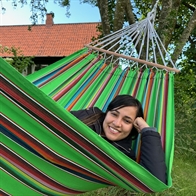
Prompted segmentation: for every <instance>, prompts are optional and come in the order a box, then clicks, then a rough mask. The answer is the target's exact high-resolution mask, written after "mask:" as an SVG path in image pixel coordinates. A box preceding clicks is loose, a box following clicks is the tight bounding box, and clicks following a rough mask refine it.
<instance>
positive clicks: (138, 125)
mask: <svg viewBox="0 0 196 196" xmlns="http://www.w3.org/2000/svg"><path fill="white" fill-rule="evenodd" d="M133 125H134V127H135V128H136V129H137V131H138V133H140V132H141V130H142V129H143V128H145V127H149V125H148V124H147V123H146V121H145V120H144V119H143V118H142V117H137V118H136V119H135V121H134V123H133Z"/></svg>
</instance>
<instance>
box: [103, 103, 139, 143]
mask: <svg viewBox="0 0 196 196" xmlns="http://www.w3.org/2000/svg"><path fill="white" fill-rule="evenodd" d="M136 114H137V107H134V106H127V107H123V108H120V109H118V108H117V109H115V110H112V111H108V112H107V114H106V117H105V119H104V121H103V130H104V133H105V136H106V137H107V138H108V139H109V140H111V141H118V140H121V139H124V138H126V137H127V136H128V135H129V134H130V133H131V130H132V128H133V122H134V120H135V118H136Z"/></svg>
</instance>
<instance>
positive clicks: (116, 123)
mask: <svg viewBox="0 0 196 196" xmlns="http://www.w3.org/2000/svg"><path fill="white" fill-rule="evenodd" d="M113 124H114V126H116V127H120V126H121V119H120V118H116V119H115V120H114V121H113Z"/></svg>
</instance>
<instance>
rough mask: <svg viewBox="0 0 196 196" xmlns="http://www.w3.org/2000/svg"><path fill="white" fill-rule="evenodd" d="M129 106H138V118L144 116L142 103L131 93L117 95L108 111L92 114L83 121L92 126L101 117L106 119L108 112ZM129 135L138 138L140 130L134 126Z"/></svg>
mask: <svg viewBox="0 0 196 196" xmlns="http://www.w3.org/2000/svg"><path fill="white" fill-rule="evenodd" d="M127 106H133V107H136V108H137V114H136V118H137V117H142V118H143V117H144V115H143V109H142V105H141V103H140V102H139V101H138V100H137V99H136V98H134V97H133V96H131V95H117V96H116V97H115V98H114V99H113V100H112V101H111V102H110V104H109V105H108V107H107V110H106V113H99V114H95V115H92V116H90V117H89V118H86V119H84V120H82V121H83V122H84V123H85V124H87V125H88V126H90V125H92V124H94V123H95V122H96V121H97V120H98V119H100V118H103V119H104V118H105V116H106V114H107V112H109V111H113V110H115V109H120V108H123V107H127ZM129 136H130V137H132V139H135V138H137V136H138V131H137V129H136V128H135V127H133V128H132V130H131V133H130V135H129Z"/></svg>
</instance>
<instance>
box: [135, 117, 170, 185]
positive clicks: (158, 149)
mask: <svg viewBox="0 0 196 196" xmlns="http://www.w3.org/2000/svg"><path fill="white" fill-rule="evenodd" d="M134 126H135V127H136V128H137V130H138V132H139V133H141V156H140V165H142V166H143V167H145V168H146V169H147V170H148V171H149V172H151V173H152V174H153V175H154V176H156V177H157V178H158V179H159V180H161V181H162V182H164V183H166V179H167V177H166V165H165V154H164V152H163V149H162V145H161V137H160V134H159V133H158V132H156V128H154V127H149V126H148V124H147V123H146V122H145V121H144V119H143V118H140V117H139V118H136V120H135V122H134Z"/></svg>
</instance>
